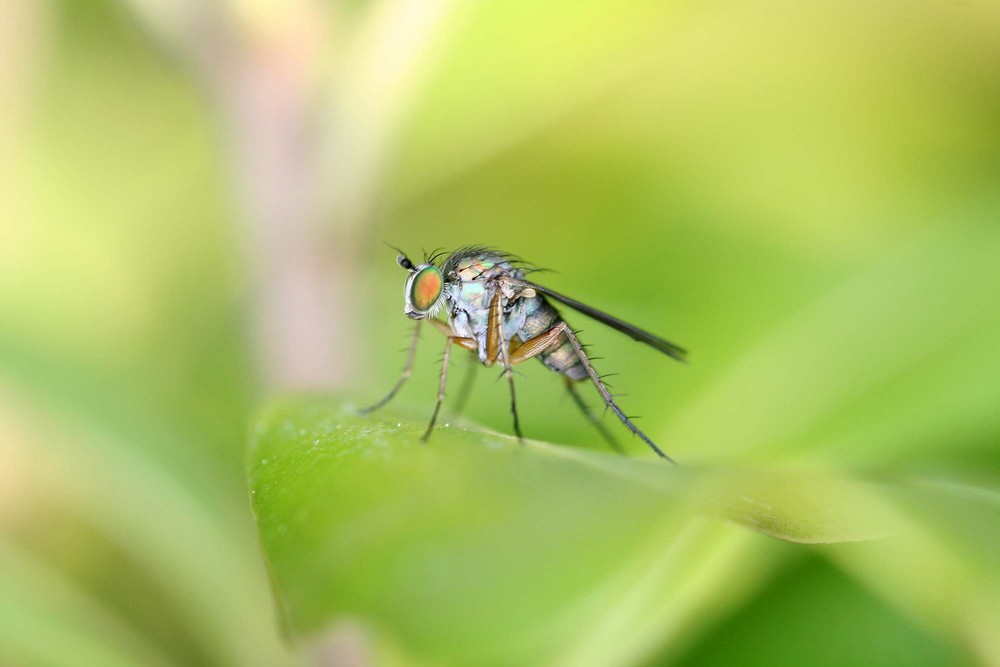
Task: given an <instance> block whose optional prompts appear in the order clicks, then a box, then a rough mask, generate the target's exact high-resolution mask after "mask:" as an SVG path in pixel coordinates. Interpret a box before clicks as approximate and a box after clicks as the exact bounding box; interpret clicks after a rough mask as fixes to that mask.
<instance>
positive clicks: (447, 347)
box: [420, 336, 455, 442]
mask: <svg viewBox="0 0 1000 667" xmlns="http://www.w3.org/2000/svg"><path fill="white" fill-rule="evenodd" d="M454 340H455V339H454V338H452V337H451V336H448V338H447V340H445V343H444V361H443V362H442V364H441V382H440V383H438V393H437V403H435V404H434V414H432V415H431V423H430V424H428V425H427V430H426V431H424V435H423V437H421V438H420V440H421V441H422V442H427V439H428V438H430V437H431V431H433V430H434V422H436V421H437V417H438V412H440V411H441V403H443V402H444V387H445V384H446V383H447V381H448V361H449V359H450V358H451V346H452V343H453V342H454Z"/></svg>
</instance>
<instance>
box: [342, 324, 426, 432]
mask: <svg viewBox="0 0 1000 667" xmlns="http://www.w3.org/2000/svg"><path fill="white" fill-rule="evenodd" d="M422 321H423V320H417V323H416V324H415V325H413V338H412V339H411V340H410V351H409V353H408V354H407V355H406V365H405V366H404V367H403V374H402V375H400V376H399V379H398V380H397V381H396V384H395V385H393V387H392V389H390V390H389V393H388V394H386V395H385V398H383V399H382V400H381V401H379V402H378V403H375V404H374V405H369V406H368V407H367V408H361V409H360V410H358V412H360V413H361V414H363V415H366V414H368V413H369V412H374V411H375V410H378V409H379V408H381V407H382V406H383V405H385V404H386V403H388V402H389V401H391V400H392V397H393V396H395V395H396V392H397V391H399V388H400V387H402V386H403V383H405V382H406V381H407V380H408V379H409V377H410V375H411V374H412V373H413V359H414V357H415V356H416V353H417V341H418V340H420V323H421V322H422Z"/></svg>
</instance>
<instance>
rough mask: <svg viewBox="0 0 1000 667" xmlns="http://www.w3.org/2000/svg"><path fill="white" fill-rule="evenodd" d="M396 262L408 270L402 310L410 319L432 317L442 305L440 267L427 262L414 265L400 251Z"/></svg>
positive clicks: (442, 288) (442, 293) (442, 280)
mask: <svg viewBox="0 0 1000 667" xmlns="http://www.w3.org/2000/svg"><path fill="white" fill-rule="evenodd" d="M396 263H397V264H399V265H400V266H401V267H403V268H404V269H406V270H407V271H408V272H409V274H410V275H409V276H407V278H406V286H405V287H404V290H403V296H404V298H405V300H406V302H405V305H404V306H403V312H404V313H405V314H406V316H407V317H409V318H410V319H412V320H422V319H424V318H426V317H434V316H435V315H437V312H438V310H440V309H441V306H442V305H444V300H445V299H444V276H443V275H442V273H441V269H439V268H438V267H436V266H434V265H433V264H431V263H429V262H427V263H424V264H417V265H414V264H413V262H411V261H410V258H409V257H407V256H406V255H404V254H403V253H400V254H399V256H398V257H396Z"/></svg>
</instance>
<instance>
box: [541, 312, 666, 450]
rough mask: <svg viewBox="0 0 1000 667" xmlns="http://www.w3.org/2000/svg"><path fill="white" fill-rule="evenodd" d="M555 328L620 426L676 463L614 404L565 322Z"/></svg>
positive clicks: (609, 393)
mask: <svg viewBox="0 0 1000 667" xmlns="http://www.w3.org/2000/svg"><path fill="white" fill-rule="evenodd" d="M556 327H562V330H563V333H565V334H566V338H567V339H568V340H569V342H570V345H572V346H573V349H574V350H576V356H577V358H578V359H579V360H580V363H581V364H583V367H584V369H585V370H586V371H587V375H589V376H590V381H591V382H593V383H594V386H595V387H597V391H598V393H599V394H600V395H601V398H602V399H604V404H605V405H606V406H608V407H609V408H611V411H612V412H614V413H615V414H616V415H617V416H618V419H619V420H621V423H622V424H625V427H626V428H628V430H630V431H632V433H634V434H636V435H637V436H639V437H640V438H642V441H643V442H645V443H646V444H647V445H649V448H650V449H652V450H653V451H654V452H656V453H657V455H658V456H660V457H661V458H664V459H666V460H668V461H670V462H671V463H676V461H674V460H673V459H672V458H670V457H669V456H667V455H666V454H664V453H663V450H661V449H660V448H659V447H657V446H656V444H655V443H654V442H653V441H652V440H650V439H649V436H647V435H646V434H645V433H643V432H642V431H640V430H639V427H638V426H636V425H635V424H633V423H632V420H631V419H629V418H628V417H627V416H626V415H625V413H624V412H622V410H621V408H619V407H618V404H617V403H615V401H614V398H612V396H611V392H610V391H608V388H607V387H606V386H605V384H604V382H602V381H601V377H600V376H599V375H598V374H597V371H595V370H594V367H593V365H591V363H590V359H589V358H588V357H587V353H586V352H584V351H583V346H582V345H580V341H579V340H578V339H577V337H576V334H574V333H573V331H572V330H571V329H570V328H569V326H568V325H567V324H566V323H565V322H560V323H559V324H557V325H556ZM556 327H553V328H556Z"/></svg>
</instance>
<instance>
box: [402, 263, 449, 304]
mask: <svg viewBox="0 0 1000 667" xmlns="http://www.w3.org/2000/svg"><path fill="white" fill-rule="evenodd" d="M443 287H444V279H443V278H442V276H441V270H440V269H438V268H437V267H436V266H425V267H424V268H422V269H420V271H419V272H418V273H417V275H415V276H414V277H413V282H412V283H411V284H410V304H411V305H412V306H413V309H414V310H419V311H423V312H427V311H428V310H430V309H431V308H433V307H434V304H435V303H437V300H438V298H439V297H440V296H441V289H442V288H443Z"/></svg>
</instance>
